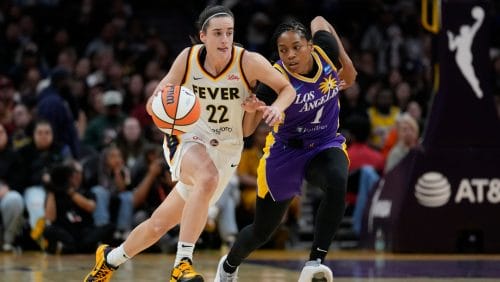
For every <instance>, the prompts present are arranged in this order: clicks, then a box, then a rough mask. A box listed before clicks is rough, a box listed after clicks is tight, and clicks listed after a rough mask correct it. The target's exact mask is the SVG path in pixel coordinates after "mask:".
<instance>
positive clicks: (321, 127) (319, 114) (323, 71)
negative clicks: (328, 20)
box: [274, 46, 343, 145]
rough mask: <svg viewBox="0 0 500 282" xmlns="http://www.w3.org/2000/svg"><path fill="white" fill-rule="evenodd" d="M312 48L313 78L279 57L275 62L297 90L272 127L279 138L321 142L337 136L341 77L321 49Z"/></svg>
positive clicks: (280, 140)
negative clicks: (295, 70)
mask: <svg viewBox="0 0 500 282" xmlns="http://www.w3.org/2000/svg"><path fill="white" fill-rule="evenodd" d="M314 48H315V52H313V53H312V55H313V58H314V60H315V61H316V65H317V66H318V70H317V72H316V74H315V76H314V77H313V78H308V77H305V76H301V75H298V74H294V73H291V72H289V71H288V70H287V69H286V67H285V66H284V65H283V62H282V61H281V60H279V61H278V62H276V64H275V67H276V68H278V69H279V70H280V71H281V72H282V73H283V74H285V75H286V76H287V77H288V79H289V80H290V83H291V84H292V85H293V87H294V88H295V91H296V92H297V97H296V98H295V101H294V102H293V104H291V105H290V106H289V107H288V108H287V109H286V110H285V118H284V123H282V124H280V125H279V126H278V127H277V128H275V130H274V138H275V139H276V141H278V142H284V143H286V142H287V140H290V139H301V140H303V141H304V144H306V143H311V142H313V143H318V142H319V143H323V142H327V141H331V140H332V139H335V138H337V137H338V136H337V130H338V128H339V112H340V106H339V97H338V94H339V82H340V80H339V78H338V75H337V71H336V68H335V66H334V65H333V63H332V62H331V61H330V59H329V58H328V57H327V56H326V54H325V53H324V51H323V50H322V49H321V48H319V47H318V46H314ZM342 141H343V140H342ZM339 145H340V144H339Z"/></svg>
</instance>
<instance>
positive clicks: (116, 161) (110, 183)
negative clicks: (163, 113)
mask: <svg viewBox="0 0 500 282" xmlns="http://www.w3.org/2000/svg"><path fill="white" fill-rule="evenodd" d="M97 177H98V185H97V186H94V187H92V188H91V191H92V192H93V193H94V194H95V195H96V209H95V210H94V223H95V224H96V225H97V226H103V225H107V224H109V223H111V222H116V232H115V234H114V237H115V239H118V240H121V239H123V237H124V236H126V235H127V234H128V232H129V231H130V230H131V229H132V218H133V211H134V207H133V193H132V191H131V190H130V188H131V187H130V184H131V179H130V170H129V169H128V168H127V166H126V165H125V162H124V160H123V156H122V154H121V152H120V150H119V149H118V147H117V146H116V145H113V144H111V145H109V146H108V147H106V148H105V149H104V150H102V152H101V158H100V163H99V170H98V176H97ZM115 203H116V204H117V205H118V207H117V208H116V207H114V206H113V204H115ZM114 211H116V221H115V220H114V219H113V218H112V216H114V215H113V214H112V212H114Z"/></svg>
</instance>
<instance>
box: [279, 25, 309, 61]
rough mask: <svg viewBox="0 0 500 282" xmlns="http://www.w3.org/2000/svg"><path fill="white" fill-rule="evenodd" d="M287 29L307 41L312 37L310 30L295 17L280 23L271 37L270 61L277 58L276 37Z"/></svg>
mask: <svg viewBox="0 0 500 282" xmlns="http://www.w3.org/2000/svg"><path fill="white" fill-rule="evenodd" d="M287 31H293V32H295V33H297V34H298V35H300V37H302V38H305V39H306V40H307V41H310V40H311V39H312V35H311V31H310V30H309V29H308V28H306V27H305V26H304V25H303V24H302V23H301V22H299V21H297V20H295V19H289V20H287V21H285V22H282V23H280V24H279V25H278V27H276V29H275V30H274V33H273V35H272V37H271V44H272V46H271V50H274V51H273V55H272V61H277V60H278V59H279V56H278V53H277V52H276V46H277V45H278V38H279V37H280V36H281V35H282V34H283V33H285V32H287Z"/></svg>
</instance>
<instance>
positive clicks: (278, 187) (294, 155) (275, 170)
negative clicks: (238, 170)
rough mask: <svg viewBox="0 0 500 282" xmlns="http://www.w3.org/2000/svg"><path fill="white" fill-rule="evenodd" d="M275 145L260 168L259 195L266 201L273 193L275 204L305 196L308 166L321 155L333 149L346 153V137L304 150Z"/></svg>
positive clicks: (270, 146) (260, 164)
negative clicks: (304, 189) (303, 194)
mask: <svg viewBox="0 0 500 282" xmlns="http://www.w3.org/2000/svg"><path fill="white" fill-rule="evenodd" d="M271 143H272V144H267V145H266V147H265V148H264V156H263V157H262V158H261V159H260V163H259V167H258V169H257V171H258V177H257V183H258V192H257V195H258V196H259V197H261V198H264V197H265V196H266V194H267V193H268V192H269V193H271V196H272V197H273V199H274V200H275V201H282V200H286V199H290V198H292V197H294V196H296V195H300V194H301V186H302V181H303V180H304V176H305V175H304V174H305V167H306V165H307V164H308V163H309V161H310V160H311V159H312V158H313V157H314V156H316V155H317V154H318V153H319V152H321V151H324V150H326V149H329V148H340V149H343V150H344V151H345V138H344V137H343V136H342V135H339V136H337V137H336V138H334V139H331V140H328V141H327V142H324V141H323V142H322V143H312V142H310V143H308V144H307V145H306V146H304V147H303V148H291V147H290V146H287V145H285V144H283V143H280V142H274V143H273V142H271ZM346 154H347V152H346Z"/></svg>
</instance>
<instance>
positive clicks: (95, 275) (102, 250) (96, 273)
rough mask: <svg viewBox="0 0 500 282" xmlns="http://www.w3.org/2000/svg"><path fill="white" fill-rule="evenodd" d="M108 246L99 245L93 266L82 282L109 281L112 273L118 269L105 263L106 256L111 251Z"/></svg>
mask: <svg viewBox="0 0 500 282" xmlns="http://www.w3.org/2000/svg"><path fill="white" fill-rule="evenodd" d="M112 249H113V248H111V247H110V246H108V245H101V246H99V248H97V251H96V252H95V266H94V269H92V271H91V272H90V273H89V274H87V276H85V279H84V280H83V281H84V282H106V281H109V280H110V279H111V276H112V275H113V271H114V270H116V269H117V268H118V267H113V266H111V265H109V264H108V263H107V262H106V255H107V254H108V253H109V252H110V251H111V250H112Z"/></svg>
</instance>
